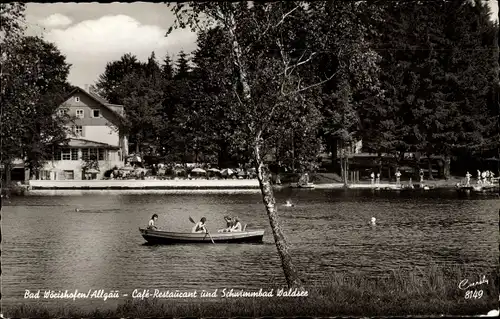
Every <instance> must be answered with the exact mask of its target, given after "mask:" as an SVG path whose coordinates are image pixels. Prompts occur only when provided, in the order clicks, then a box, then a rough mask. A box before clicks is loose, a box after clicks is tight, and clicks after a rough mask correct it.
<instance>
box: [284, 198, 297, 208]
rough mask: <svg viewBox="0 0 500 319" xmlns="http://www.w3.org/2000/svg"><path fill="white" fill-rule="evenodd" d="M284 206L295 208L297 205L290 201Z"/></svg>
mask: <svg viewBox="0 0 500 319" xmlns="http://www.w3.org/2000/svg"><path fill="white" fill-rule="evenodd" d="M283 206H285V207H294V206H295V205H294V204H292V202H291V201H290V200H287V201H286V204H283Z"/></svg>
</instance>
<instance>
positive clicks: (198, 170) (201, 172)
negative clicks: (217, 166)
mask: <svg viewBox="0 0 500 319" xmlns="http://www.w3.org/2000/svg"><path fill="white" fill-rule="evenodd" d="M191 173H197V174H206V173H207V172H206V171H205V170H204V169H201V168H199V167H197V168H195V169H193V170H192V171H191Z"/></svg>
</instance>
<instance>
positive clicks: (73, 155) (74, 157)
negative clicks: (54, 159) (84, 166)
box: [71, 148, 78, 161]
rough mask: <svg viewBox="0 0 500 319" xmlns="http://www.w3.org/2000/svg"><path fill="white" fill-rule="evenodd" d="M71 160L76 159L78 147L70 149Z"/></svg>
mask: <svg viewBox="0 0 500 319" xmlns="http://www.w3.org/2000/svg"><path fill="white" fill-rule="evenodd" d="M71 160H72V161H78V149H77V148H72V149H71Z"/></svg>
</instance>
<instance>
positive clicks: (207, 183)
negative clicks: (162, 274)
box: [4, 179, 499, 195]
mask: <svg viewBox="0 0 500 319" xmlns="http://www.w3.org/2000/svg"><path fill="white" fill-rule="evenodd" d="M457 182H458V180H457V179H450V180H434V181H426V182H424V183H423V185H424V186H427V187H426V188H424V190H429V189H454V190H460V189H459V188H457V186H456V184H457ZM28 183H29V184H28V185H25V184H22V185H12V186H11V187H6V188H4V190H7V191H10V192H12V193H14V194H16V193H17V194H21V195H22V194H24V193H29V192H31V191H45V190H186V191H187V190H199V191H209V190H214V191H217V190H220V191H226V190H259V189H260V185H259V182H258V180H257V179H227V180H224V179H220V180H206V179H194V180H184V179H179V180H155V179H150V180H56V181H53V180H32V181H29V182H28ZM313 185H314V187H311V188H307V187H306V188H301V187H296V186H295V187H293V186H292V184H290V183H285V184H282V185H273V188H274V189H284V188H291V189H297V190H314V189H321V190H328V189H353V190H363V189H365V190H366V189H372V190H377V191H420V190H422V189H423V188H422V187H421V185H420V183H414V184H413V185H414V188H409V187H408V186H409V185H408V183H407V182H402V183H401V184H400V185H398V184H396V183H394V182H392V183H390V182H385V183H380V184H371V183H370V182H369V181H367V182H359V183H353V184H348V185H345V184H344V183H339V182H335V183H324V182H323V183H321V182H320V183H317V184H313ZM471 186H476V185H475V184H472V185H471ZM477 186H480V185H477ZM487 188H488V189H489V190H493V191H498V188H499V186H498V184H494V185H488V186H487Z"/></svg>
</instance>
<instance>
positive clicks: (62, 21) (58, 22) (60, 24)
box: [39, 13, 73, 28]
mask: <svg viewBox="0 0 500 319" xmlns="http://www.w3.org/2000/svg"><path fill="white" fill-rule="evenodd" d="M39 22H40V24H42V25H43V26H45V27H47V28H64V27H67V26H68V25H70V24H71V23H72V22H73V20H71V19H70V18H69V17H67V16H65V15H62V14H60V13H54V14H51V15H50V16H48V17H47V18H45V19H43V20H40V21H39Z"/></svg>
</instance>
